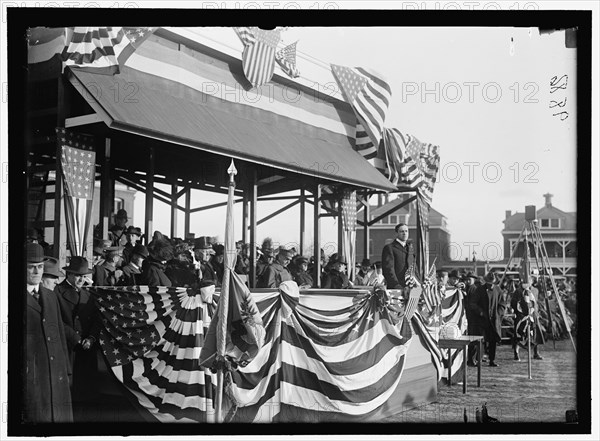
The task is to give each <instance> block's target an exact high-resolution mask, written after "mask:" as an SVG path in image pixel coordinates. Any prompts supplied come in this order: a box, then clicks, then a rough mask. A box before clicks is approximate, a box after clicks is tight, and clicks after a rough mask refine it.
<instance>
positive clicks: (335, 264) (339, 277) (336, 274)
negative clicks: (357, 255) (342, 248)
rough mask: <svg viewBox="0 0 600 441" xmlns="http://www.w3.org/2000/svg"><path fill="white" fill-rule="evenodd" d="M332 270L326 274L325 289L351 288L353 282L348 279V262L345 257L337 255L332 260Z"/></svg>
mask: <svg viewBox="0 0 600 441" xmlns="http://www.w3.org/2000/svg"><path fill="white" fill-rule="evenodd" d="M330 263H331V266H330V270H329V272H328V273H327V275H326V276H325V280H324V282H323V289H350V288H352V283H350V280H348V276H347V275H346V266H347V265H348V263H347V262H346V260H345V259H344V258H343V257H339V258H338V257H336V259H335V260H333V261H330Z"/></svg>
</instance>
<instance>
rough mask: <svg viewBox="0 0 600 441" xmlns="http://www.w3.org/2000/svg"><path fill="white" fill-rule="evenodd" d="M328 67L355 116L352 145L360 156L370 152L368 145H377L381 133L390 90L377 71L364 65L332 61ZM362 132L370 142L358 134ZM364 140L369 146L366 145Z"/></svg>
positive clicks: (388, 103)
mask: <svg viewBox="0 0 600 441" xmlns="http://www.w3.org/2000/svg"><path fill="white" fill-rule="evenodd" d="M331 71H332V72H333V76H334V77H335V79H336V81H337V83H338V85H339V86H340V89H341V90H342V92H343V94H344V96H345V97H346V100H347V101H348V102H349V103H350V105H351V106H352V109H353V110H354V113H355V114H356V117H357V118H358V123H357V142H356V147H355V148H356V149H357V151H358V152H359V153H360V154H362V155H363V156H365V155H372V153H373V151H372V146H379V142H380V141H381V137H382V136H383V128H384V122H385V116H386V113H387V110H388V107H389V105H390V100H391V97H392V90H391V88H390V86H389V84H388V83H387V82H386V81H385V80H384V79H383V77H382V76H381V75H380V74H378V73H374V72H372V71H370V70H367V69H363V68H360V67H355V68H351V67H345V66H338V65H335V64H332V65H331ZM359 125H360V127H359ZM365 132H366V134H367V135H368V137H369V139H370V141H371V142H370V143H368V142H367V140H366V139H364V137H363V136H361V137H360V138H359V135H360V134H361V133H365ZM365 144H367V145H368V144H372V146H370V147H366V146H365Z"/></svg>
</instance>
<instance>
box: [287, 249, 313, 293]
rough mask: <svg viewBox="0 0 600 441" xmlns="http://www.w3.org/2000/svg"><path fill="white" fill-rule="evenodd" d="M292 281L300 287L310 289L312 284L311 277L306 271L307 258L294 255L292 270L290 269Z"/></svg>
mask: <svg viewBox="0 0 600 441" xmlns="http://www.w3.org/2000/svg"><path fill="white" fill-rule="evenodd" d="M292 276H293V277H294V281H295V282H296V283H297V284H298V287H299V288H300V289H310V288H312V286H313V283H314V282H313V278H312V276H311V275H310V274H309V273H308V258H307V257H304V256H296V257H295V258H294V270H293V271H292Z"/></svg>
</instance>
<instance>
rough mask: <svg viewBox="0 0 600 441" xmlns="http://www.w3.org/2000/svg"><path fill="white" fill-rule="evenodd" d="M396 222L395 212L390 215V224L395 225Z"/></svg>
mask: <svg viewBox="0 0 600 441" xmlns="http://www.w3.org/2000/svg"><path fill="white" fill-rule="evenodd" d="M397 223H398V216H396V215H395V214H392V215H391V216H390V224H392V225H396V224H397Z"/></svg>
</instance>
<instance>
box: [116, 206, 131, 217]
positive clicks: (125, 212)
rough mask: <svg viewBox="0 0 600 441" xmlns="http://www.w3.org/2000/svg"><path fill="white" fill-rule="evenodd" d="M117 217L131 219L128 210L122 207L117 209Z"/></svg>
mask: <svg viewBox="0 0 600 441" xmlns="http://www.w3.org/2000/svg"><path fill="white" fill-rule="evenodd" d="M115 218H117V219H129V217H128V216H127V211H125V210H124V209H122V208H121V209H120V210H119V211H117V214H115Z"/></svg>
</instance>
